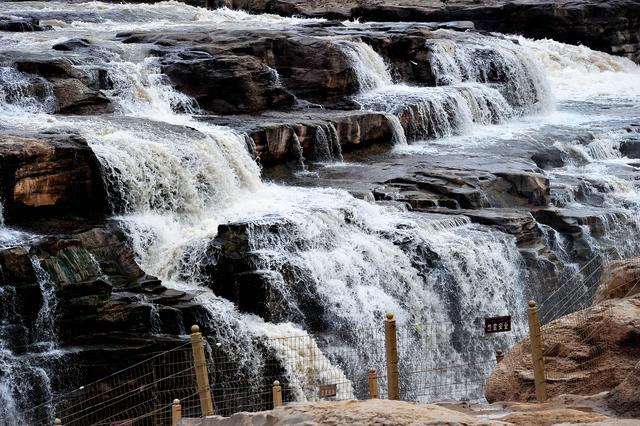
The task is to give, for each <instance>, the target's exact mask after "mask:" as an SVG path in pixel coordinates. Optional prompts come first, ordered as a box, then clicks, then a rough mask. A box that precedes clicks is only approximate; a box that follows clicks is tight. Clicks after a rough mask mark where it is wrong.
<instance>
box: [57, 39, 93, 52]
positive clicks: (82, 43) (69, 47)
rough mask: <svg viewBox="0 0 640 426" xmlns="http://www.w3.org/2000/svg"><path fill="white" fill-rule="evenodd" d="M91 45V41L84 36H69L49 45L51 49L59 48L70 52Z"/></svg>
mask: <svg viewBox="0 0 640 426" xmlns="http://www.w3.org/2000/svg"><path fill="white" fill-rule="evenodd" d="M90 46H91V41H89V40H87V39H86V38H71V39H69V40H67V41H63V42H62V43H57V44H54V45H53V46H51V48H52V49H53V50H60V51H64V52H71V51H74V50H78V49H83V48H87V47H90Z"/></svg>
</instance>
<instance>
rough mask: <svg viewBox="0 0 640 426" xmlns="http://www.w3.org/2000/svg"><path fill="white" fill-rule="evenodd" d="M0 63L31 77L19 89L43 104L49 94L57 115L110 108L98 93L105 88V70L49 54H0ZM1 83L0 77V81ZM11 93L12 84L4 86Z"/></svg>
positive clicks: (90, 112) (93, 111)
mask: <svg viewBox="0 0 640 426" xmlns="http://www.w3.org/2000/svg"><path fill="white" fill-rule="evenodd" d="M0 65H3V66H7V67H12V68H14V69H16V70H17V71H19V72H21V73H24V74H26V75H27V76H31V79H30V81H29V82H28V83H26V87H20V88H19V89H18V90H19V91H20V92H21V93H19V95H22V94H23V92H25V91H26V92H27V93H28V94H30V95H31V96H32V97H34V98H35V99H36V100H37V101H38V102H39V103H41V104H42V105H43V106H45V107H46V105H47V104H48V101H49V99H48V98H49V96H52V97H53V100H54V105H53V107H52V109H53V111H52V112H56V113H60V114H101V113H108V112H112V111H113V106H112V105H111V102H110V101H109V99H108V98H107V96H106V95H105V94H104V93H102V92H101V89H104V88H105V84H106V81H105V73H104V71H101V70H95V72H88V71H82V70H79V69H77V68H76V67H74V66H73V63H72V62H71V61H70V60H69V59H67V58H65V57H63V56H57V55H49V54H41V53H38V54H30V53H22V52H10V53H3V54H2V55H0ZM2 83H3V82H2V81H1V80H0V84H2ZM6 89H7V90H8V91H9V95H10V96H11V90H13V89H12V88H11V87H7V88H6Z"/></svg>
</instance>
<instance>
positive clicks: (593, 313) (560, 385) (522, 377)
mask: <svg viewBox="0 0 640 426" xmlns="http://www.w3.org/2000/svg"><path fill="white" fill-rule="evenodd" d="M542 350H543V354H544V360H545V372H546V378H547V393H548V394H549V396H550V397H554V396H557V395H560V394H577V395H593V394H596V393H600V392H603V391H609V390H611V389H613V388H615V387H616V386H618V385H620V384H621V383H623V381H625V379H626V377H627V376H628V375H629V374H630V373H632V371H634V368H635V366H636V364H637V363H638V360H640V297H638V295H636V296H633V297H630V298H626V299H615V300H608V301H604V302H602V303H601V304H598V305H594V306H593V307H590V308H587V309H584V310H582V311H578V312H575V313H573V314H570V315H567V316H565V317H562V318H559V319H557V320H555V321H553V322H551V323H549V324H547V325H545V326H543V327H542ZM485 396H486V398H487V400H488V401H490V402H494V401H528V400H533V399H534V398H535V390H534V383H533V371H532V367H531V347H530V342H529V339H528V338H525V339H524V340H522V341H520V342H519V343H518V344H516V346H515V347H514V348H513V349H512V350H511V351H510V352H509V353H508V354H507V355H506V356H505V358H504V360H503V361H502V362H500V364H498V366H497V367H496V369H495V370H494V371H493V372H492V373H491V376H490V377H489V378H488V380H487V383H486V387H485Z"/></svg>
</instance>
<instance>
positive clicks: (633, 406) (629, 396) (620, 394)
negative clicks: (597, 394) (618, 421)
mask: <svg viewBox="0 0 640 426" xmlns="http://www.w3.org/2000/svg"><path fill="white" fill-rule="evenodd" d="M638 390H640V361H639V362H638V363H637V364H636V366H635V368H634V369H633V370H632V371H631V372H630V373H629V374H628V375H627V377H626V378H625V379H624V380H623V381H622V382H621V383H620V384H619V385H618V386H616V387H615V388H613V390H612V391H611V392H609V394H608V395H607V406H608V407H609V408H610V409H611V410H613V411H614V412H615V413H617V414H618V415H621V416H624V417H633V418H638V417H640V392H638Z"/></svg>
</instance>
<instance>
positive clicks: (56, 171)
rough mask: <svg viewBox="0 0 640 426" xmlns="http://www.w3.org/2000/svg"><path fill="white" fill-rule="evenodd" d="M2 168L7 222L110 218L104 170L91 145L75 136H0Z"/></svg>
mask: <svg viewBox="0 0 640 426" xmlns="http://www.w3.org/2000/svg"><path fill="white" fill-rule="evenodd" d="M0 169H2V175H1V176H0V198H2V200H3V210H4V211H3V213H4V218H5V220H7V221H11V222H23V221H25V220H28V219H29V218H36V217H51V216H61V215H65V216H72V215H79V216H85V217H98V216H100V215H103V214H105V213H106V194H105V190H104V187H103V181H102V173H101V170H100V165H99V163H98V160H97V158H96V157H95V155H94V153H93V151H92V150H91V148H89V146H88V145H87V142H86V141H85V140H84V139H82V138H80V137H79V136H77V135H75V134H68V133H44V134H20V135H15V134H8V133H0Z"/></svg>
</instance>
